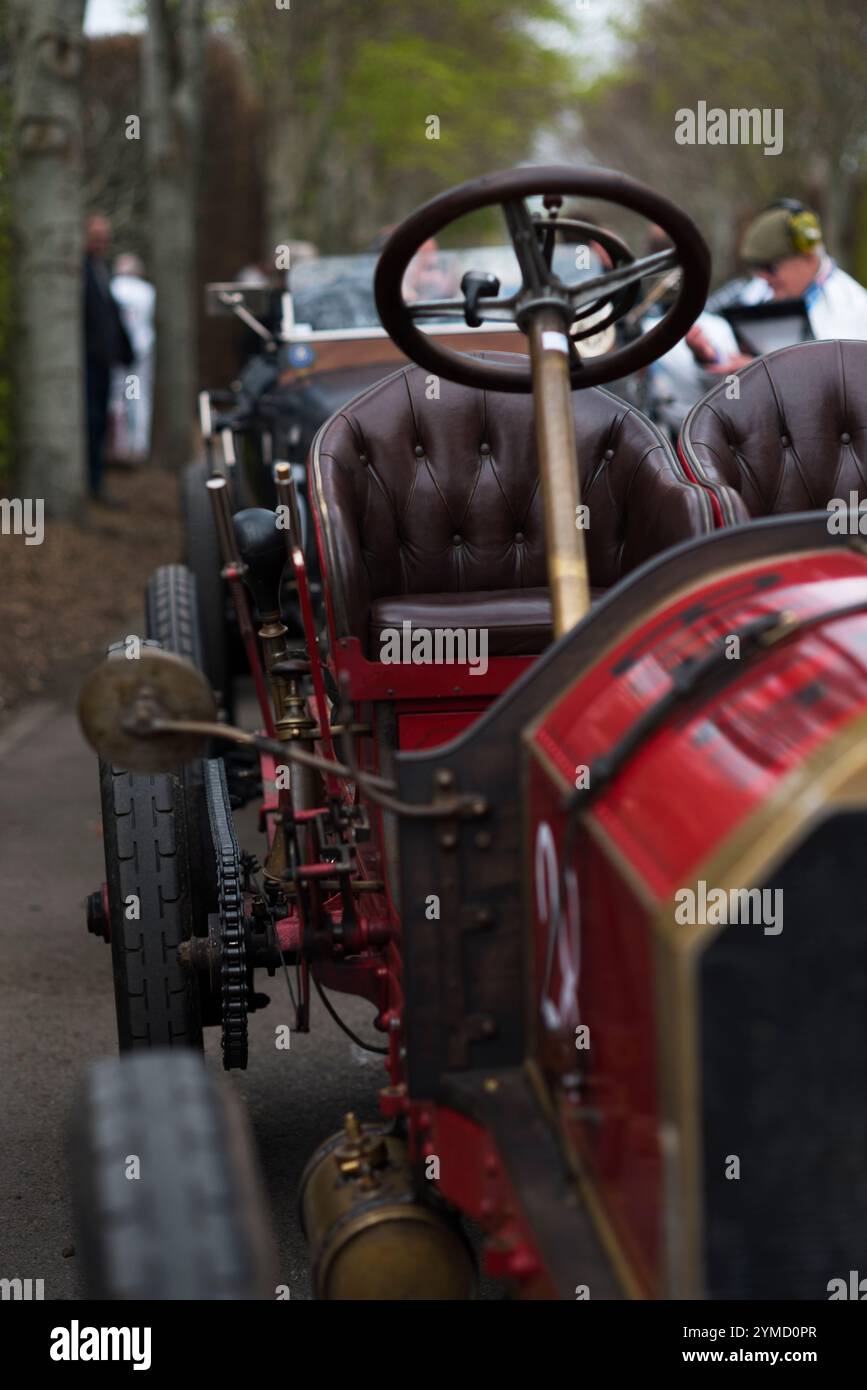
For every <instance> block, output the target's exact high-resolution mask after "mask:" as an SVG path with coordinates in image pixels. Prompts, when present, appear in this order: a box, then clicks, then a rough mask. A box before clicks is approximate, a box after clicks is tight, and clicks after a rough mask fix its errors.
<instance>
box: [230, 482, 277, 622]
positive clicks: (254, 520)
mask: <svg viewBox="0 0 867 1390" xmlns="http://www.w3.org/2000/svg"><path fill="white" fill-rule="evenodd" d="M234 525H235V539H236V541H237V543H238V552H239V554H240V556H241V559H242V560H243V561H244V564H245V565H246V566H247V573H246V574H245V576H244V580H245V583H246V585H247V588H248V589H249V590H250V593H251V594H252V595H253V601H254V603H255V604H256V607H257V608H258V610H259V612H260V613H278V612H279V611H280V576H281V574H282V573H283V566H284V565H285V563H286V537H285V535H284V533H283V532H282V531H281V530H280V529H279V528H278V526H277V513H276V512H271V511H268V509H267V508H266V507H247V508H246V509H245V510H244V511H241V512H236V513H235V516H234Z"/></svg>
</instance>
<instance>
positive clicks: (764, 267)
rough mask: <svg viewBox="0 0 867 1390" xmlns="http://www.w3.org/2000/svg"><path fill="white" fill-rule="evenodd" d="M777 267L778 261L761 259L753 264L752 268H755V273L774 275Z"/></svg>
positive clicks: (778, 265)
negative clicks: (758, 262) (757, 263)
mask: <svg viewBox="0 0 867 1390" xmlns="http://www.w3.org/2000/svg"><path fill="white" fill-rule="evenodd" d="M779 267H780V262H779V261H762V262H761V263H760V264H759V265H754V266H753V270H755V271H756V273H757V274H762V275H776V273H777V271H778V269H779Z"/></svg>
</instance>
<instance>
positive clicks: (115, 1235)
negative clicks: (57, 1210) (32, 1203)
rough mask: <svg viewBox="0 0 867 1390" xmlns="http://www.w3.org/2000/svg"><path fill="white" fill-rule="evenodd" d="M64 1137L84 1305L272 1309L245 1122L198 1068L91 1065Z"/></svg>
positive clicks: (268, 1234) (127, 1061) (161, 1060)
mask: <svg viewBox="0 0 867 1390" xmlns="http://www.w3.org/2000/svg"><path fill="white" fill-rule="evenodd" d="M72 1137H73V1151H72V1186H73V1201H74V1207H75V1216H76V1225H77V1229H78V1243H79V1249H80V1253H81V1255H82V1260H83V1268H84V1277H85V1284H86V1295H85V1296H86V1297H88V1298H96V1299H112V1300H115V1299H123V1300H129V1299H160V1300H167V1299H171V1300H186V1299H230V1300H237V1299H273V1298H274V1296H275V1291H276V1283H277V1278H276V1271H277V1262H276V1256H275V1250H274V1240H273V1235H272V1231H271V1227H270V1222H269V1219H268V1210H267V1204H266V1201H265V1197H264V1193H263V1188H262V1184H261V1179H260V1176H259V1169H258V1163H257V1160H256V1156H255V1152H254V1148H253V1144H252V1142H251V1137H250V1132H249V1127H248V1125H247V1120H246V1116H245V1114H244V1112H243V1110H242V1108H241V1105H240V1102H239V1101H238V1098H237V1096H236V1095H235V1093H234V1091H233V1090H232V1088H231V1087H230V1086H229V1085H228V1084H227V1083H226V1082H224V1081H223V1080H222V1078H220V1077H219V1076H217V1075H215V1074H214V1073H213V1072H212V1071H211V1070H210V1069H209V1068H208V1066H207V1065H206V1064H205V1062H204V1061H203V1060H202V1059H201V1058H198V1057H195V1056H193V1055H192V1054H178V1053H175V1052H152V1053H150V1054H147V1055H145V1054H139V1055H136V1056H132V1057H124V1058H114V1059H112V1060H110V1061H101V1062H97V1063H95V1064H94V1065H93V1066H91V1067H90V1068H89V1070H88V1073H87V1075H86V1078H85V1084H84V1092H83V1095H82V1096H81V1098H80V1103H79V1105H78V1106H77V1107H76V1110H75V1119H74V1124H73V1136H72ZM133 1158H137V1159H138V1160H139V1166H138V1174H139V1175H138V1177H134V1176H129V1174H130V1173H131V1172H132V1171H133V1170H132V1168H131V1164H130V1160H131V1159H133Z"/></svg>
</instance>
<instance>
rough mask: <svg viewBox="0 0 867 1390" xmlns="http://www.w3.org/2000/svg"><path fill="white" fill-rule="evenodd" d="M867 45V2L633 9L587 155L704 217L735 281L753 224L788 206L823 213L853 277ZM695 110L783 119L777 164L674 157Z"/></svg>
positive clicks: (597, 108) (723, 151)
mask: <svg viewBox="0 0 867 1390" xmlns="http://www.w3.org/2000/svg"><path fill="white" fill-rule="evenodd" d="M865 38H867V22H865V15H864V7H863V3H862V0H813V2H812V3H811V4H810V5H808V6H804V5H795V4H791V5H761V4H756V3H755V0H715V3H714V4H713V5H708V4H707V3H706V0H637V3H636V6H635V9H634V12H633V15H632V19H631V22H630V23H629V24H628V25H626V26H623V27H622V28H621V39H622V43H623V47H622V51H621V54H620V59H619V62H618V66H617V69H616V70H615V71H614V72H612V73H609V74H607V76H606V78H605V79H604V80H603V81H600V82H597V83H596V84H594V86H593V87H592V88H590V89H588V90H587V91H586V92H585V93H584V98H583V101H582V114H583V116H584V126H585V135H586V138H587V141H588V144H589V146H590V148H591V150H592V151H593V153H594V155H596V157H598V158H599V159H600V160H601V161H602V162H604V163H610V164H613V165H616V166H618V167H620V168H623V169H625V170H626V171H627V172H629V173H632V174H635V175H637V176H638V177H640V178H644V179H646V181H648V182H650V183H652V184H654V185H655V186H656V187H658V188H659V189H660V191H662V192H665V193H668V194H669V195H670V196H672V197H674V198H675V199H676V200H679V201H682V202H683V203H684V204H685V205H686V206H687V207H688V208H689V210H690V211H691V212H692V213H693V215H697V216H698V217H699V221H700V222H701V225H702V227H703V229H704V231H705V232H706V234H707V235H708V236H709V238H710V239H711V241H712V244H713V246H714V249H715V251H716V253H717V254H718V257H719V260H720V265H719V269H720V270H722V269H723V268H726V269H733V268H734V255H733V253H734V248H735V246H736V243H737V234H738V230H739V228H740V226H742V225H743V222H744V221H745V219H746V218H748V217H749V216H751V215H752V213H753V212H754V211H755V210H756V209H757V208H758V207H760V206H762V205H763V204H765V203H766V202H767V201H769V200H770V199H772V198H776V197H781V196H794V197H800V198H804V199H806V200H807V201H809V202H812V203H813V204H814V205H816V206H817V207H818V208H819V211H820V212H821V213H822V215H823V218H824V221H825V226H826V231H827V232H828V234H829V244H830V246H831V249H832V251H833V252H834V253H835V254H836V255H838V256H839V257H840V258H841V259H843V260H844V262H845V261H847V260H848V262H849V264H850V265H853V266H854V265H855V264H856V262H857V259H858V256H859V254H860V252H859V244H860V243H859V231H858V225H859V219H858V205H859V200H860V198H861V195H862V192H863V188H864V183H865V178H867V108H865V103H864V95H863V94H864V88H865V85H867V45H865ZM699 101H704V102H706V103H707V106H708V108H714V107H719V108H722V109H723V110H726V111H728V110H731V109H732V108H738V109H742V108H758V109H759V110H763V109H768V110H770V111H771V112H774V111H777V110H780V111H782V113H783V149H782V152H781V153H779V154H775V155H771V156H768V155H766V154H765V152H764V149H763V148H762V147H761V146H755V145H753V146H749V145H732V146H724V145H723V146H714V147H706V146H701V147H687V146H682V145H681V146H678V145H676V143H675V141H674V138H673V132H674V122H675V113H676V112H677V111H678V110H679V109H682V108H686V109H690V110H693V111H694V110H696V108H697V104H698V102H699ZM861 225H862V226H863V218H862V219H861ZM860 236H863V233H861V234H860Z"/></svg>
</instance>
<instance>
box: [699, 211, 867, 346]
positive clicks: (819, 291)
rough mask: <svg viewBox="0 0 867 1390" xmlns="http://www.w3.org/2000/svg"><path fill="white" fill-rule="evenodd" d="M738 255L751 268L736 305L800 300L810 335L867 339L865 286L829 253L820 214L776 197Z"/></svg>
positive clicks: (752, 226)
mask: <svg viewBox="0 0 867 1390" xmlns="http://www.w3.org/2000/svg"><path fill="white" fill-rule="evenodd" d="M740 253H741V260H743V261H745V262H746V264H747V265H748V266H749V268H750V269H751V271H752V272H753V278H752V279H751V280H749V281H747V283H746V285H745V286H744V287H743V291H742V293H741V295H740V297H739V302H740V303H741V304H764V303H766V302H767V301H768V300H771V299H801V300H803V302H804V306H805V308H806V311H807V317H808V319H809V320H810V328H811V329H812V332H813V337H814V338H867V290H865V289H864V287H863V286H862V285H859V284H858V281H857V280H853V278H852V276H851V275H847V274H846V272H845V270H841V269H840V267H839V266H838V265H837V263H836V261H834V260H832V259H831V257H830V256H829V255H828V252H827V251H826V250H825V244H824V241H823V237H822V226H821V223H820V221H819V218H818V216H817V215H816V213H815V212H813V211H812V209H811V208H808V207H806V206H805V204H804V203H800V202H798V201H797V200H796V199H794V198H781V199H780V200H779V202H777V203H773V204H772V205H771V206H770V207H769V208H766V209H765V211H764V212H761V213H759V215H758V217H756V218H754V219H753V221H752V222H751V223H750V225H749V226H748V227H747V230H746V232H745V233H744V237H743V240H742V241H741V248H740ZM714 307H716V306H714Z"/></svg>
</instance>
